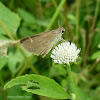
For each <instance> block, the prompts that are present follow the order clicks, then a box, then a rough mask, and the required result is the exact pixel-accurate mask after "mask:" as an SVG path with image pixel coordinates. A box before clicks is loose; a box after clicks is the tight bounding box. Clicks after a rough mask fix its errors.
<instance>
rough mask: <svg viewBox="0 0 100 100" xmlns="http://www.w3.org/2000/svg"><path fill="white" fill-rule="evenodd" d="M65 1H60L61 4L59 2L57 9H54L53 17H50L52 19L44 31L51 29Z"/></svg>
mask: <svg viewBox="0 0 100 100" xmlns="http://www.w3.org/2000/svg"><path fill="white" fill-rule="evenodd" d="M65 1H66V0H61V2H60V4H59V6H58V8H57V9H56V12H55V13H54V15H53V17H52V19H51V21H50V24H49V25H48V27H47V29H46V31H47V30H49V29H50V28H51V26H52V25H53V23H54V21H55V19H56V18H57V16H58V14H59V12H60V10H61V8H62V7H63V5H64V3H65Z"/></svg>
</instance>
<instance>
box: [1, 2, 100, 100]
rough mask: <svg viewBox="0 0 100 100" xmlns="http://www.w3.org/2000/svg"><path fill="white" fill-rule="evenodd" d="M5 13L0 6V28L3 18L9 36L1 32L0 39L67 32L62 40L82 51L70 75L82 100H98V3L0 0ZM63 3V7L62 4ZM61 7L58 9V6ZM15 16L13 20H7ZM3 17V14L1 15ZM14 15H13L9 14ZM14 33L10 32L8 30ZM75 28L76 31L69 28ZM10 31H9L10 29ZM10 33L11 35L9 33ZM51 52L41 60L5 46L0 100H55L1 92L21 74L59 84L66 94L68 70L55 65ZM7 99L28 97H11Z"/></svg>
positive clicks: (13, 91)
mask: <svg viewBox="0 0 100 100" xmlns="http://www.w3.org/2000/svg"><path fill="white" fill-rule="evenodd" d="M0 1H1V3H2V4H3V5H5V6H6V7H7V8H8V9H7V10H8V11H5V9H3V8H2V6H0V11H1V12H2V10H3V12H2V13H0V27H1V28H2V22H1V21H2V19H4V21H5V20H6V21H7V22H8V23H10V24H8V23H7V24H6V23H5V25H7V27H8V28H9V30H8V31H9V33H10V35H9V34H5V33H7V32H5V33H4V34H2V33H3V32H2V31H1V32H0V39H4V40H13V39H14V40H19V39H22V38H24V37H27V36H32V35H35V34H38V33H40V32H44V31H46V30H53V29H57V28H58V27H59V25H58V22H60V26H61V27H64V28H65V29H66V31H65V34H64V35H63V38H64V39H65V40H66V41H71V42H75V44H76V45H77V47H78V48H81V52H80V56H79V57H80V58H79V59H78V60H77V64H73V65H72V74H73V78H74V80H75V83H76V84H77V88H78V92H79V94H80V96H81V100H100V0H0ZM61 3H62V4H61ZM59 5H60V6H59ZM10 11H12V12H14V13H16V14H17V15H18V16H17V15H16V16H15V15H14V16H15V17H16V18H15V19H16V21H15V22H14V19H13V17H12V18H11V17H10V15H9V14H10V13H11V12H10ZM2 14H3V15H2ZM12 15H13V14H12ZM11 26H14V27H16V30H14V31H15V32H14V31H10V27H11ZM74 26H76V28H72V27H74ZM11 30H12V29H11ZM11 32H12V33H11ZM50 54H51V52H50V53H49V54H48V55H47V56H46V57H45V58H44V59H43V58H41V56H35V55H31V54H30V53H27V52H26V51H24V50H22V49H21V48H20V47H19V46H16V45H11V46H9V47H8V57H0V66H1V67H0V100H6V99H8V100H54V99H51V98H45V97H42V96H38V95H35V94H31V93H27V92H25V91H22V90H21V89H20V86H15V87H13V88H10V89H8V90H7V91H4V90H3V87H4V85H5V84H6V83H7V82H8V81H10V80H11V79H13V78H15V77H17V76H21V75H24V74H33V73H34V74H39V75H42V76H47V77H49V78H52V79H54V80H55V81H56V82H58V83H59V84H60V85H61V86H62V87H63V88H64V89H65V90H66V91H67V92H70V91H69V85H70V83H69V81H67V80H68V76H67V71H66V70H65V68H64V67H63V65H60V64H54V63H53V62H52V59H51V58H50ZM9 96H28V98H21V99H20V98H19V99H18V98H11V97H9Z"/></svg>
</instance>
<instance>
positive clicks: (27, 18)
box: [18, 8, 35, 23]
mask: <svg viewBox="0 0 100 100" xmlns="http://www.w3.org/2000/svg"><path fill="white" fill-rule="evenodd" d="M18 13H19V15H20V16H21V18H22V19H23V20H24V21H25V22H27V23H33V22H34V21H35V18H34V16H32V14H30V13H29V12H26V11H25V10H23V9H20V8H19V9H18Z"/></svg>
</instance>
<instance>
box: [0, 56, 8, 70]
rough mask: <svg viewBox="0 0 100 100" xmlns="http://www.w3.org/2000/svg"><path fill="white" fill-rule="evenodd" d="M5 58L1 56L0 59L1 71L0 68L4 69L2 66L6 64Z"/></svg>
mask: <svg viewBox="0 0 100 100" xmlns="http://www.w3.org/2000/svg"><path fill="white" fill-rule="evenodd" d="M7 60H8V59H7V57H5V56H1V57H0V70H2V68H3V67H4V65H6V63H7Z"/></svg>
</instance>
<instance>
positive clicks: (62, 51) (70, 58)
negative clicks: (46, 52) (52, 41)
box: [51, 42, 80, 64]
mask: <svg viewBox="0 0 100 100" xmlns="http://www.w3.org/2000/svg"><path fill="white" fill-rule="evenodd" d="M79 52H80V49H77V46H76V45H75V43H70V42H63V43H61V44H59V45H58V46H56V47H55V49H53V51H52V54H51V58H52V59H53V61H54V62H55V63H59V64H69V63H70V62H75V61H76V59H77V58H78V54H79Z"/></svg>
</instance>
